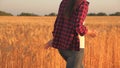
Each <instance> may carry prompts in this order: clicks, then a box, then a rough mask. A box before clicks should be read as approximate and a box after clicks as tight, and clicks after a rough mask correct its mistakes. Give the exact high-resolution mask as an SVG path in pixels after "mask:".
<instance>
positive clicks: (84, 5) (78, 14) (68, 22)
mask: <svg viewBox="0 0 120 68" xmlns="http://www.w3.org/2000/svg"><path fill="white" fill-rule="evenodd" d="M68 1H69V0H62V2H61V4H60V6H59V11H58V16H57V18H56V21H55V24H54V30H53V32H52V33H53V43H52V47H54V48H57V49H63V50H75V51H79V50H80V48H79V44H80V42H79V37H78V34H80V35H81V36H83V35H85V34H86V32H87V29H86V27H85V26H84V25H83V22H84V20H85V18H86V15H87V12H88V5H89V2H87V1H86V0H83V1H82V2H81V3H80V4H79V5H77V7H76V9H75V10H74V11H73V13H72V16H71V17H70V18H69V19H67V18H64V14H63V13H64V10H65V6H66V4H67V3H68Z"/></svg>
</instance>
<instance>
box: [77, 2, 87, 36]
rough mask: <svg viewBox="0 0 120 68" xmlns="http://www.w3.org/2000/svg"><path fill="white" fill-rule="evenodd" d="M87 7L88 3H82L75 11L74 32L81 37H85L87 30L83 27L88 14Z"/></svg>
mask: <svg viewBox="0 0 120 68" xmlns="http://www.w3.org/2000/svg"><path fill="white" fill-rule="evenodd" d="M88 5H89V2H87V1H84V2H83V3H81V5H80V7H79V9H78V11H77V18H76V32H77V33H78V34H80V35H81V36H83V35H85V34H86V33H87V31H88V30H87V28H86V27H85V26H84V25H83V22H84V20H85V18H86V16H87V13H88Z"/></svg>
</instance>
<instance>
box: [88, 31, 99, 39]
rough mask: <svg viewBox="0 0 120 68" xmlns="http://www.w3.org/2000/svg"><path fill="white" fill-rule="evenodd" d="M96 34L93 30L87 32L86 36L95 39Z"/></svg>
mask: <svg viewBox="0 0 120 68" xmlns="http://www.w3.org/2000/svg"><path fill="white" fill-rule="evenodd" d="M97 33H98V32H97V31H95V30H88V32H87V35H88V36H91V37H96V35H97Z"/></svg>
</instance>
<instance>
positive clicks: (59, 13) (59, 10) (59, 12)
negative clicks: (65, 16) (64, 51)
mask: <svg viewBox="0 0 120 68" xmlns="http://www.w3.org/2000/svg"><path fill="white" fill-rule="evenodd" d="M62 4H63V1H61V3H60V5H59V9H58V14H57V16H56V20H55V23H54V29H53V31H52V35H53V37H54V36H55V35H54V33H55V32H54V31H55V28H56V23H57V21H58V19H59V18H60V15H61V6H62Z"/></svg>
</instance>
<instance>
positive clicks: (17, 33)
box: [0, 16, 120, 68]
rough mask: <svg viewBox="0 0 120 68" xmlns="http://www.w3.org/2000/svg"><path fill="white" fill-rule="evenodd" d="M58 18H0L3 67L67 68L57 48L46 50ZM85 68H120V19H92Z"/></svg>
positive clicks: (89, 17)
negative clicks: (92, 31) (92, 30)
mask: <svg viewBox="0 0 120 68" xmlns="http://www.w3.org/2000/svg"><path fill="white" fill-rule="evenodd" d="M55 19H56V17H48V16H46V17H44V16H43V17H17V16H13V17H12V16H1V17H0V68H65V65H66V63H65V61H64V60H63V59H62V57H61V56H60V55H59V53H58V51H57V49H54V48H51V49H48V50H45V49H44V45H45V43H47V42H48V41H49V40H50V39H52V33H51V32H52V30H53V25H54V21H55ZM85 25H86V26H87V28H89V29H94V30H96V31H98V34H97V36H96V37H95V38H91V37H90V36H85V38H86V40H85V42H86V46H85V55H84V60H83V63H84V66H85V68H120V17H119V16H88V17H87V18H86V24H85Z"/></svg>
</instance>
